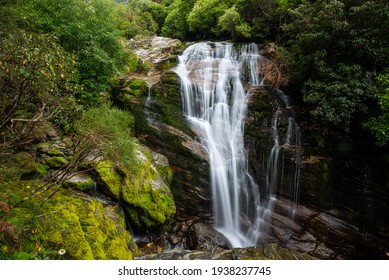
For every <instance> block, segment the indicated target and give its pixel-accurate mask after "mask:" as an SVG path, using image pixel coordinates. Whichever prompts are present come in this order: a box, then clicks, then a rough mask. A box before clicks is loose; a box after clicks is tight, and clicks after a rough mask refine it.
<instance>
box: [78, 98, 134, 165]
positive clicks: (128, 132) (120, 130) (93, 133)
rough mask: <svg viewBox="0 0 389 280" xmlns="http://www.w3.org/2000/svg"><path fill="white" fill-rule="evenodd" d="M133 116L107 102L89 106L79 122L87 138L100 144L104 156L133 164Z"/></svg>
mask: <svg viewBox="0 0 389 280" xmlns="http://www.w3.org/2000/svg"><path fill="white" fill-rule="evenodd" d="M133 122H134V119H133V117H132V116H131V115H130V114H129V113H128V112H125V111H122V110H119V109H116V108H111V106H110V105H109V104H102V105H100V106H99V107H93V108H89V109H88V110H87V111H86V112H85V113H84V116H83V118H82V119H81V121H80V124H79V130H80V132H81V133H83V134H84V135H85V136H86V137H87V140H88V139H89V140H90V141H94V142H95V143H96V144H98V145H100V146H101V149H102V151H103V154H104V156H105V158H107V159H109V160H112V161H115V162H120V163H124V164H127V165H133V164H135V163H136V159H135V156H134V149H135V148H134V144H133V139H132V125H133Z"/></svg>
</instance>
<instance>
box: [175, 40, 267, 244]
mask: <svg viewBox="0 0 389 280" xmlns="http://www.w3.org/2000/svg"><path fill="white" fill-rule="evenodd" d="M259 59H260V56H259V54H258V48H257V46H256V45H255V44H249V45H243V46H242V47H241V48H240V49H235V48H234V46H233V45H232V44H230V43H207V42H204V43H197V44H194V45H192V46H190V47H189V48H188V49H186V50H185V52H184V53H183V54H182V56H180V57H179V64H178V66H177V68H176V73H177V74H178V75H179V76H180V78H181V96H182V101H183V107H184V114H185V116H186V117H187V119H188V120H189V123H190V125H191V127H192V129H193V130H194V131H195V132H196V133H197V135H198V136H199V138H200V139H201V141H202V142H203V144H204V146H205V148H206V150H207V152H208V154H209V160H210V173H211V185H212V196H213V197H212V202H213V214H214V222H215V228H216V229H217V230H218V231H220V232H221V233H223V234H224V235H225V236H226V237H227V238H228V239H229V241H230V242H231V245H232V246H233V247H246V246H251V245H255V244H256V243H257V241H258V237H259V228H260V224H261V221H262V218H263V213H264V208H262V207H261V206H260V201H259V190H258V186H257V185H256V184H255V183H254V181H253V180H252V178H251V176H250V175H249V173H248V162H247V158H246V152H245V147H244V139H243V133H244V119H245V117H246V113H247V102H248V95H247V94H246V91H245V89H244V83H245V84H247V85H250V86H251V87H253V86H259V85H260V82H261V80H260V79H259V75H258V70H259V69H258V62H259Z"/></svg>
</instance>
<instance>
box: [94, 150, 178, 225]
mask: <svg viewBox="0 0 389 280" xmlns="http://www.w3.org/2000/svg"><path fill="white" fill-rule="evenodd" d="M137 158H138V161H139V163H138V166H133V167H130V168H126V167H124V166H118V165H115V164H114V163H113V162H110V161H98V162H95V163H94V164H93V166H94V167H93V168H94V169H95V171H96V174H97V176H96V177H97V182H98V184H99V186H100V189H101V191H102V192H104V193H105V194H106V195H108V196H111V197H113V198H114V199H115V200H118V201H120V202H121V204H122V206H123V207H124V210H125V211H126V213H127V214H128V216H129V218H130V222H131V224H132V225H133V226H134V227H135V228H138V229H142V230H144V229H157V228H159V229H166V228H167V227H168V226H169V224H170V222H171V221H172V219H173V217H174V214H175V212H176V207H175V203H174V199H173V195H172V193H171V191H170V188H169V182H170V180H171V177H172V175H171V174H172V173H171V170H170V167H169V165H168V161H167V159H166V158H165V157H163V156H162V155H159V154H156V153H153V152H151V151H150V150H149V149H147V148H146V147H143V146H139V147H138V150H137ZM156 159H157V160H156Z"/></svg>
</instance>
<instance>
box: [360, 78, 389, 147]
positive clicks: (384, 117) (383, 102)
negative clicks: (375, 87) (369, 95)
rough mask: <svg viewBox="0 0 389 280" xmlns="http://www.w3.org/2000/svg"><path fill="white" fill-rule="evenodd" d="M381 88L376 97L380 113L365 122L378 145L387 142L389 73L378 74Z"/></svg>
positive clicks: (388, 138) (388, 133)
mask: <svg viewBox="0 0 389 280" xmlns="http://www.w3.org/2000/svg"><path fill="white" fill-rule="evenodd" d="M378 81H379V82H380V84H381V88H380V91H379V93H378V94H376V98H377V101H378V105H379V108H380V115H378V116H376V117H372V118H370V120H369V121H368V122H367V123H365V127H367V128H369V129H370V131H371V133H372V134H373V135H374V137H375V138H376V143H377V145H378V146H384V145H385V144H387V143H388V142H389V74H382V75H379V76H378Z"/></svg>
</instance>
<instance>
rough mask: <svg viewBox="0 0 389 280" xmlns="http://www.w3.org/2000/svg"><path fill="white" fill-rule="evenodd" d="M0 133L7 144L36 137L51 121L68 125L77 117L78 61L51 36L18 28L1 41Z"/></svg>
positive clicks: (60, 124) (63, 125) (64, 125)
mask: <svg viewBox="0 0 389 280" xmlns="http://www.w3.org/2000/svg"><path fill="white" fill-rule="evenodd" d="M0 53H1V56H0V92H1V97H0V100H1V102H0V116H1V118H0V133H1V135H2V137H3V139H5V140H6V141H5V144H7V143H8V144H10V143H14V144H17V142H23V141H25V140H27V139H28V138H29V137H32V135H31V132H32V130H33V128H34V127H35V126H36V125H37V124H38V123H39V122H42V121H48V120H51V121H53V122H54V123H56V124H57V125H59V126H61V127H65V128H66V127H67V126H68V125H69V124H70V122H71V120H72V118H73V117H74V116H75V112H76V106H75V103H74V99H73V94H74V93H75V92H77V86H75V85H74V83H73V81H74V79H75V77H76V74H77V71H76V69H75V66H74V60H73V57H72V56H71V55H69V54H68V53H67V52H66V51H65V50H64V49H63V48H62V47H60V46H59V45H58V43H57V40H55V38H53V37H52V36H50V35H36V34H33V33H28V32H25V31H23V30H19V29H14V30H13V33H12V34H9V35H6V36H5V37H3V38H2V40H1V41H0Z"/></svg>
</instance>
